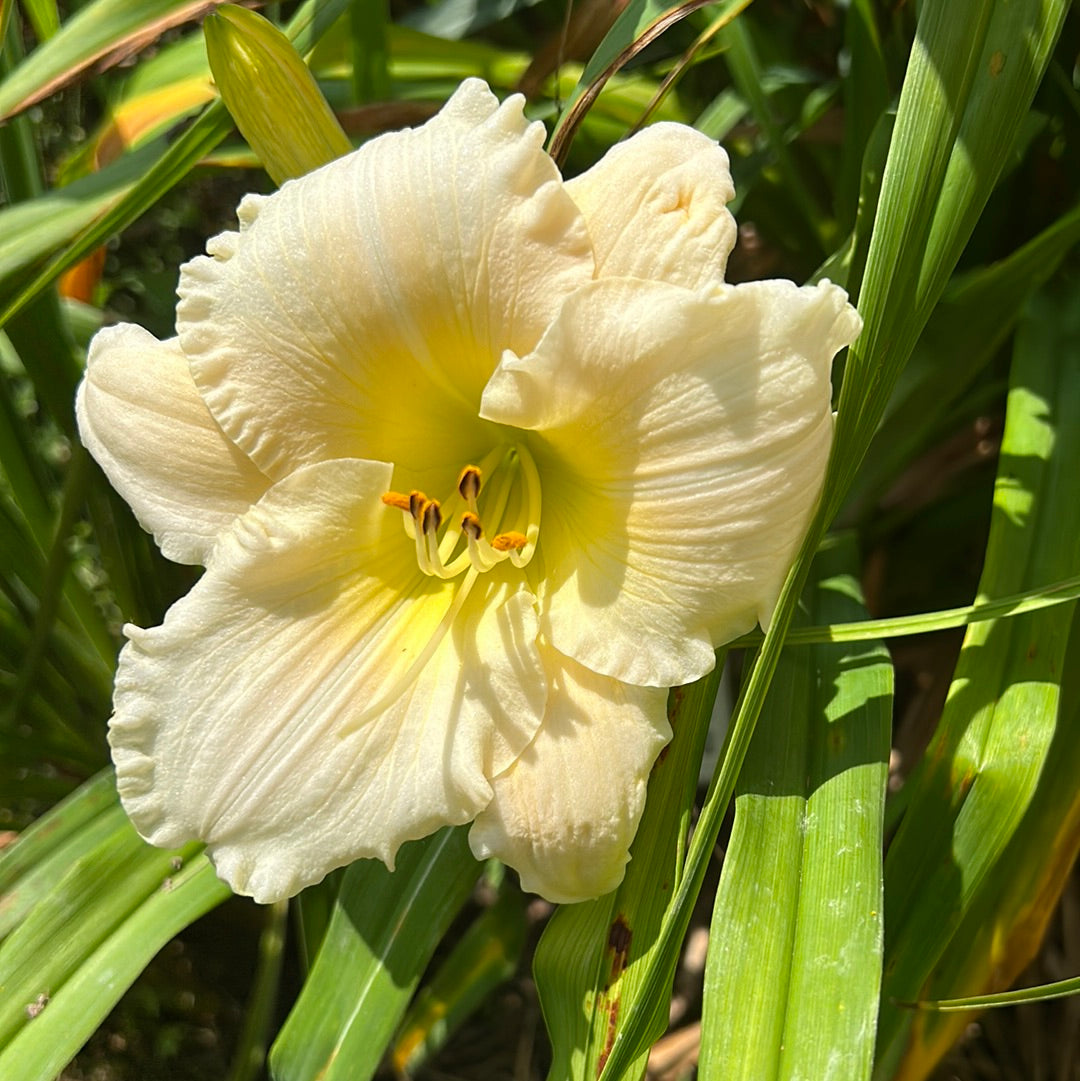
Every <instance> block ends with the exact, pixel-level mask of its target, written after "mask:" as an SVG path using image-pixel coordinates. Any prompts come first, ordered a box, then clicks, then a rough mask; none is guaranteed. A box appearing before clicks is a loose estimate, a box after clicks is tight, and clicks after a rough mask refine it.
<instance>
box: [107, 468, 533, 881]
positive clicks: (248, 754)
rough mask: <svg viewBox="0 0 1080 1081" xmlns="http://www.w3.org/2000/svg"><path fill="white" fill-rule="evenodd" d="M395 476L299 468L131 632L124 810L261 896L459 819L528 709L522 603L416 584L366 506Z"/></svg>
mask: <svg viewBox="0 0 1080 1081" xmlns="http://www.w3.org/2000/svg"><path fill="white" fill-rule="evenodd" d="M389 479H390V467H389V466H387V465H384V464H381V463H375V462H361V461H354V460H349V461H341V460H332V461H329V462H323V463H318V464H316V465H313V466H308V467H305V468H302V469H301V470H299V471H297V472H296V473H295V474H293V475H292V476H290V477H288V478H287V479H286V480H284V481H281V482H279V483H278V484H276V485H275V486H274V487H273V488H271V489H270V490H269V491H268V492H267V494H266V495H265V496H264V497H263V499H262V500H261V501H260V502H259V503H258V504H256V506H255V507H253V508H252V509H251V511H249V512H248V514H246V515H245V516H244V517H242V518H241V519H239V520H238V521H237V523H236V524H235V525H234V527H233V528H232V529H231V530H230V531H229V532H227V533H226V534H224V535H223V536H222V537H221V539H220V540H219V542H218V544H217V545H216V546H215V548H214V551H213V554H212V557H211V560H210V565H209V567H208V568H207V571H206V573H205V575H204V576H203V577H202V578H201V579H200V581H199V582H198V583H197V584H196V586H195V587H194V589H193V590H192V591H191V593H189V594H188V596H187V597H185V598H184V599H182V600H181V601H179V602H178V603H177V604H175V605H174V606H173V607H172V608H171V609H170V611H169V613H168V615H167V616H166V619H165V622H164V624H163V625H162V626H161V627H157V628H154V629H151V630H140V629H139V628H136V627H128V628H127V630H126V633H127V635H128V638H129V642H128V644H127V646H126V647H125V648H124V650H123V652H122V654H121V659H120V667H119V671H118V674H117V679H116V695H115V715H114V717H113V720H112V723H111V727H110V734H109V738H110V743H111V745H112V750H113V761H114V762H115V764H116V770H117V783H118V787H119V790H120V795H121V799H122V800H123V803H124V806H125V808H126V810H127V812H128V814H129V815H130V816H131V819H132V821H133V822H134V823H135V826H136V828H137V829H138V830H139V832H140V833H141V834H142V835H143V836H144V837H146V838H147V839H148V840H149V841H151V842H152V843H154V844H158V845H163V846H172V845H176V844H179V843H181V842H182V841H185V840H188V839H191V838H198V839H201V840H203V841H206V842H207V844H208V846H209V851H210V854H211V856H212V858H213V860H214V862H215V864H216V866H217V869H218V873H219V874H220V875H221V876H222V877H223V878H224V879H225V880H226V881H227V882H228V883H229V885H230V886H232V888H233V889H234V890H236V891H237V892H240V893H245V894H250V895H252V896H254V897H255V898H256V899H257V900H259V901H271V900H274V899H276V898H280V897H284V896H288V895H290V894H293V893H295V892H296V891H298V890H300V889H301V888H303V887H304V886H306V885H309V884H310V883H313V882H317V881H319V880H320V879H321V878H322V877H323V876H324V875H325V874H326V873H327V872H328V871H330V870H331V869H333V868H334V867H338V866H341V865H343V864H345V863H348V862H350V861H351V860H353V859H356V858H358V857H361V856H377V857H379V858H381V859H383V860H386V861H387V862H390V863H392V861H393V858H394V854H395V852H396V850H397V848H398V846H399V845H400V844H401V843H402V842H403V841H406V840H409V839H413V838H417V837H423V836H426V835H427V834H429V833H431V832H432V831H433V830H435V829H437V828H438V827H440V826H442V825H444V824H447V823H461V822H466V821H468V820H470V819H471V818H473V817H474V816H475V814H476V813H477V812H478V811H479V810H480V809H482V808H483V807H484V806H486V805H487V803H488V801H489V800H490V798H491V784H490V781H489V778H490V777H492V776H495V775H497V774H498V773H499V772H500V771H501V770H502V769H504V768H505V767H506V766H507V765H508V764H509V763H510V762H512V761H513V760H514V758H516V757H517V755H518V754H519V753H520V752H521V750H522V749H523V748H524V747H525V746H526V744H527V743H528V742H529V740H530V739H531V738H532V736H533V734H534V732H535V729H536V727H537V725H538V724H539V721H540V718H541V716H542V713H543V708H544V701H545V696H546V684H545V678H544V673H543V668H542V665H541V662H540V659H539V654H538V650H537V647H536V643H535V640H536V615H535V611H534V605H533V600H532V597H531V595H530V594H529V593H528V592H527V591H525V590H524V589H523V588H521V586H520V585H519V584H516V583H514V582H513V581H512V580H511V579H509V578H507V577H500V576H499V574H498V573H497V572H492V573H491V574H488V575H485V576H483V577H481V578H480V579H479V580H477V581H476V583H475V585H474V586H473V588H472V591H471V593H469V594H468V596H467V598H465V599H464V603H461V602H462V594H461V589H462V581H461V580H455V581H452V582H444V581H442V580H439V579H431V578H423V577H422V576H421V575H420V574H419V573H418V571H417V569H416V564H415V555H414V551H413V547H412V545H411V543H410V542H409V541H408V540H407V538H406V537H405V536H404V532H403V530H402V528H401V520H400V511H397V510H393V509H391V508H388V507H385V506H383V505H382V504H381V503H380V501H379V494H380V493H381V492H382V491H384V490H385V487H386V485H387V483H388V482H389ZM455 604H460V611H458V612H457V614H456V616H455V617H454V618H453V619H452V623H451V624H449V630H448V632H447V633H445V634H443V635H441V636H440V635H439V634H438V628H439V627H440V625H441V624H442V623H443V621H444V620H445V619H446V618H447V614H448V613H450V612H452V606H453V605H455ZM432 644H434V646H435V648H434V649H430V648H429V647H430V646H431V645H432ZM428 653H430V655H429V656H428V655H427V654H428Z"/></svg>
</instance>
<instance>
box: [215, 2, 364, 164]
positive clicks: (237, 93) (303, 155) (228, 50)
mask: <svg viewBox="0 0 1080 1081" xmlns="http://www.w3.org/2000/svg"><path fill="white" fill-rule="evenodd" d="M203 33H204V34H205V36H206V53H207V56H208V57H209V60H210V70H211V71H212V72H213V74H214V82H215V83H217V87H218V91H219V92H220V94H221V97H222V100H223V101H224V102H225V105H226V107H227V108H228V110H229V112H230V113H231V114H232V117H233V120H235V121H236V126H237V127H238V128H239V129H240V133H241V135H243V136H244V138H245V139H246V140H247V142H248V145H249V146H250V147H251V149H252V150H254V151H255V153H256V154H257V155H258V156H259V160H260V161H261V162H262V163H263V166H264V168H265V169H266V171H267V172H268V173H269V174H270V176H271V177H272V178H273V179H274V181H275V182H276V183H277V184H282V183H284V182H285V181H286V180H288V179H289V178H290V177H294V176H302V175H303V174H304V173H310V172H311V170H312V169H317V168H318V167H319V166H320V165H325V164H326V163H327V162H328V161H333V160H334V158H339V157H341V155H342V154H347V153H348V152H349V151H350V150H351V149H352V146H351V144H350V143H349V138H348V136H347V135H346V134H345V132H344V131H342V129H341V125H340V124H339V123H338V122H337V118H336V117H335V116H334V113H333V111H332V110H331V108H330V106H329V104H328V103H327V101H326V98H325V97H323V94H322V91H321V90H320V89H319V87H318V84H317V83H316V82H315V78H314V76H313V75H312V74H311V71H310V70H309V69H308V67H307V65H306V64H305V63H304V61H303V59H302V58H301V56H300V55H299V53H297V51H296V50H295V49H294V48H293V46H292V43H291V42H290V41H289V39H288V38H287V37H286V36H285V35H284V34H283V33H282V32H281V31H280V30H279V29H278V28H277V27H276V26H274V25H273V23H271V22H268V21H267V20H266V19H264V18H263V17H262V16H261V15H258V14H256V13H255V12H254V11H249V10H248V9H247V8H240V7H234V6H232V5H231V4H224V5H222V6H221V7H219V8H218V9H217V10H216V11H215V12H214V13H213V14H210V15H208V16H207V17H206V19H205V20H204V22H203Z"/></svg>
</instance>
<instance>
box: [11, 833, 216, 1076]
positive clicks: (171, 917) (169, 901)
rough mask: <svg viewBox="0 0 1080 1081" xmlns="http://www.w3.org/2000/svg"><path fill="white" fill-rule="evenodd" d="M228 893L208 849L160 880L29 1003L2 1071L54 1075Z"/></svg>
mask: <svg viewBox="0 0 1080 1081" xmlns="http://www.w3.org/2000/svg"><path fill="white" fill-rule="evenodd" d="M129 828H130V827H129ZM153 851H154V854H155V856H160V855H161V853H159V852H157V851H156V850H153ZM228 896H229V888H228V886H226V885H225V884H224V883H223V882H222V881H221V880H220V879H218V878H217V877H216V875H215V874H214V869H213V867H212V866H211V865H210V861H209V860H208V859H207V858H206V857H205V856H204V855H198V856H195V857H194V858H193V859H191V860H190V862H188V863H187V864H186V865H185V866H184V867H183V868H182V869H181V870H180V871H178V872H176V873H175V874H174V875H172V876H171V877H169V878H168V879H166V880H161V881H160V882H159V886H158V888H157V889H156V890H155V891H154V892H153V893H151V894H150V895H149V896H147V897H145V898H144V899H143V900H142V901H141V903H140V904H139V905H138V907H137V908H135V909H134V910H132V911H130V912H129V913H128V915H127V917H126V919H125V920H124V922H123V923H122V924H120V925H119V926H118V927H117V928H116V929H115V930H114V931H113V933H112V934H110V935H109V937H108V938H106V939H105V940H104V941H103V942H102V943H101V944H100V945H99V946H98V947H97V948H96V949H95V950H94V952H93V953H92V954H91V955H90V956H89V957H87V958H86V959H85V961H84V962H83V963H82V964H81V965H80V966H79V967H78V968H77V969H76V970H75V971H74V972H72V973H71V975H69V976H68V977H67V979H66V980H65V982H64V984H63V985H62V986H60V987H59V988H54V989H53V990H52V991H50V992H47V999H43V998H40V997H39V998H36V999H33V1000H31V1002H30V1003H28V1004H27V1005H33V1006H34V1007H35V1010H31V1011H30V1012H31V1013H33V1014H34V1016H33V1017H29V1016H27V1017H26V1023H25V1024H24V1025H23V1026H22V1028H21V1030H20V1031H19V1033H18V1034H17V1035H16V1036H15V1038H14V1039H13V1040H12V1041H11V1042H10V1043H9V1044H8V1045H7V1046H6V1047H4V1048H3V1050H0V1077H11V1078H16V1077H17V1078H19V1081H52V1079H53V1078H55V1077H56V1076H57V1074H59V1072H60V1071H61V1070H62V1069H63V1067H64V1065H65V1064H66V1063H67V1062H68V1061H70V1059H71V1058H72V1057H73V1056H74V1055H75V1054H76V1053H77V1052H78V1050H79V1048H80V1047H82V1045H83V1044H84V1043H85V1042H86V1040H87V1039H89V1037H90V1035H91V1034H92V1033H93V1032H94V1030H95V1029H96V1028H97V1027H98V1025H100V1024H101V1022H102V1021H103V1020H104V1019H105V1017H106V1016H107V1015H108V1013H109V1011H110V1010H111V1009H112V1008H113V1006H115V1005H116V1003H117V1002H118V1001H119V1000H120V997H121V995H123V993H124V991H126V990H127V988H128V987H130V986H131V984H132V983H134V981H135V979H136V977H137V976H138V975H139V973H140V972H142V970H143V969H144V968H145V967H146V966H147V964H148V963H149V962H150V960H151V958H153V956H154V955H155V954H156V953H157V952H158V950H160V949H161V948H162V946H164V945H165V944H166V943H167V942H168V941H169V940H170V939H171V938H173V937H174V936H175V935H177V934H179V933H180V931H182V930H183V929H184V928H185V927H187V926H189V925H190V924H192V923H194V922H195V920H197V919H198V918H199V917H200V916H203V915H205V914H206V913H207V912H209V911H210V909H212V908H214V907H215V906H216V905H218V904H220V903H221V902H222V901H224V900H225V898H227V897H228ZM41 948H42V949H44V950H46V951H47V950H48V949H49V948H50V947H49V945H48V944H43V946H42V947H41ZM42 994H46V992H42ZM41 1007H43V1008H41ZM24 1011H25V1007H24Z"/></svg>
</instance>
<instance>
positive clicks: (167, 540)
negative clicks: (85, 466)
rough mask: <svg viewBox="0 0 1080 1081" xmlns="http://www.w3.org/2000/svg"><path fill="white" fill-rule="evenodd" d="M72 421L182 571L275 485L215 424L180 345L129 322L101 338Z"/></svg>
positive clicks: (200, 559) (198, 560)
mask: <svg viewBox="0 0 1080 1081" xmlns="http://www.w3.org/2000/svg"><path fill="white" fill-rule="evenodd" d="M75 416H76V418H77V420H78V422H79V435H80V437H81V439H82V441H83V444H84V445H85V446H86V448H87V449H88V450H89V451H90V453H91V454H92V455H93V456H94V457H95V458H96V459H97V461H98V464H99V465H100V466H101V468H102V469H104V470H105V473H106V474H107V476H108V478H109V481H110V482H111V483H112V486H113V487H114V488H115V489H116V490H117V491H118V492H119V493H120V494H121V495H122V496H123V497H124V499H125V500H126V501H127V502H128V503H129V504H130V505H131V508H132V510H133V511H134V512H135V516H136V517H137V518H138V519H139V523H140V524H141V525H142V527H143V528H144V529H146V530H147V531H148V532H150V533H153V535H154V539H155V540H156V541H157V543H158V545H159V546H160V548H161V550H162V552H164V553H165V555H166V556H168V558H169V559H172V560H175V561H176V562H177V563H205V562H206V559H207V556H208V554H209V552H210V549H211V548H212V547H213V544H214V541H215V540H216V539H217V536H218V534H219V533H221V532H222V531H223V530H225V529H227V528H228V527H229V526H230V525H231V524H232V523H233V521H234V520H235V519H236V517H237V515H240V514H243V513H244V512H245V511H246V510H247V509H248V508H249V507H250V506H251V505H252V503H254V502H256V500H258V499H259V497H260V496H261V495H262V494H263V492H265V491H266V489H267V488H268V487H269V485H270V481H269V479H268V478H267V477H266V476H265V475H264V474H263V473H261V472H260V471H259V470H258V469H257V468H256V467H255V464H254V463H253V462H252V461H251V459H250V458H248V457H247V455H246V454H244V453H243V451H241V450H240V449H239V448H238V447H236V446H235V445H234V444H233V443H231V442H230V441H229V440H228V439H227V438H226V437H225V434H224V433H223V432H222V431H221V429H220V428H219V427H218V426H217V424H216V423H215V421H214V419H213V417H211V416H210V412H209V411H208V410H207V408H206V405H205V404H204V402H203V400H202V398H201V397H200V396H199V392H198V390H197V389H196V387H195V384H194V382H193V381H192V378H191V372H190V371H189V369H188V364H187V358H186V357H185V356H184V354H183V351H182V350H181V349H180V345H179V343H178V342H177V341H176V339H175V338H174V339H171V340H170V341H165V342H160V341H158V340H157V338H155V337H154V336H153V335H152V334H150V333H148V332H147V331H145V330H143V329H142V328H141V327H137V326H132V325H131V324H128V323H125V324H121V325H120V326H115V327H108V328H106V329H105V330H102V331H101V332H100V333H98V334H97V335H96V336H95V338H94V340H93V341H92V342H91V343H90V353H89V356H88V357H87V360H86V375H85V376H84V377H83V381H82V383H81V384H80V385H79V392H78V394H77V396H76V398H75Z"/></svg>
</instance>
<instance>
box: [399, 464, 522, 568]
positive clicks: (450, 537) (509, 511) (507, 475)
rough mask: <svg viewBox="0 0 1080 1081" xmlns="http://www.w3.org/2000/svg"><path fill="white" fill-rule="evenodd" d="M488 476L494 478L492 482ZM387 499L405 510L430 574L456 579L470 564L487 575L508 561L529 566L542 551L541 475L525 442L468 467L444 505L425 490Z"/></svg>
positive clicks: (421, 559) (418, 552) (418, 553)
mask: <svg viewBox="0 0 1080 1081" xmlns="http://www.w3.org/2000/svg"><path fill="white" fill-rule="evenodd" d="M485 476H490V478H491V479H490V480H489V481H488V483H486V484H485V482H484V477H485ZM481 492H483V512H482V513H481V506H480V504H481ZM512 497H514V498H512ZM382 501H383V502H384V503H385V504H386V505H387V506H388V507H397V508H398V509H399V510H401V511H403V512H404V523H405V532H406V533H407V534H408V536H409V537H410V538H411V539H412V540H413V542H414V543H415V544H416V562H417V563H418V564H419V567H420V570H422V571H423V572H424V574H427V575H432V576H434V577H437V578H456V577H457V576H458V575H459V574H462V573H463V572H464V571H466V570H468V569H469V568H470V567H471V568H472V569H473V570H475V571H477V572H479V573H483V572H484V571H489V570H491V569H492V567H495V566H497V565H498V564H499V563H501V562H502V561H503V560H505V559H509V560H510V562H511V563H513V565H514V566H515V567H525V566H527V565H528V563H529V561H530V560H531V559H532V557H533V553H534V552H535V551H536V541H537V537H538V536H539V534H540V474H539V473H538V472H537V469H536V463H535V462H534V461H533V459H532V455H531V454H529V452H528V450H526V449H525V447H524V446H522V445H521V444H520V443H517V444H514V445H513V446H512V447H509V448H506V447H496V448H495V449H494V450H493V451H491V453H490V454H488V455H486V456H485V457H484V459H483V460H482V462H481V463H480V465H478V466H476V465H467V466H465V468H464V469H462V470H461V472H460V473H459V474H458V482H457V490H456V492H454V493H453V494H452V495H451V496H450V498H449V499H447V500H445V501H443V502H442V503H440V502H439V501H438V500H436V499H428V497H427V496H426V495H425V494H424V493H423V492H421V491H412V492H410V493H409V494H408V495H403V494H402V493H401V492H385V493H384V494H383V496H382ZM485 522H486V523H487V525H486V526H485ZM444 523H445V529H444V528H443V526H444ZM440 531H441V535H440ZM489 535H490V536H491V540H490V541H489V540H488V539H487V538H488V536H489Z"/></svg>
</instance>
